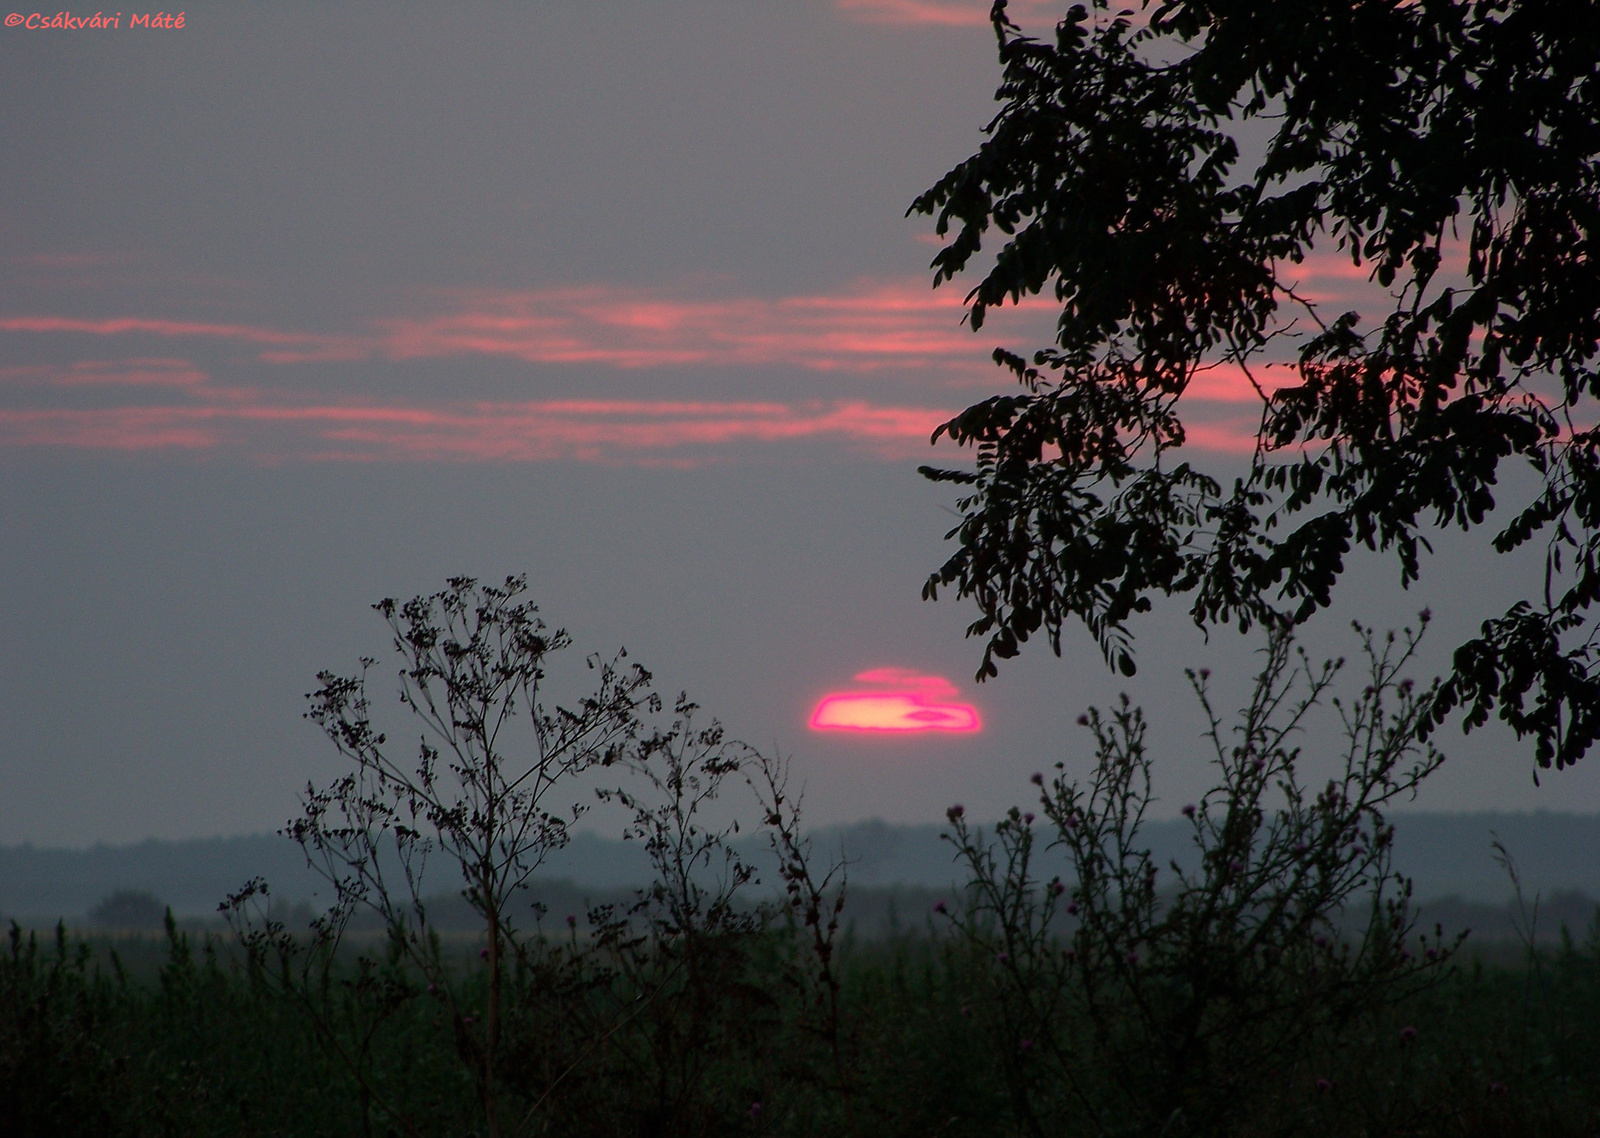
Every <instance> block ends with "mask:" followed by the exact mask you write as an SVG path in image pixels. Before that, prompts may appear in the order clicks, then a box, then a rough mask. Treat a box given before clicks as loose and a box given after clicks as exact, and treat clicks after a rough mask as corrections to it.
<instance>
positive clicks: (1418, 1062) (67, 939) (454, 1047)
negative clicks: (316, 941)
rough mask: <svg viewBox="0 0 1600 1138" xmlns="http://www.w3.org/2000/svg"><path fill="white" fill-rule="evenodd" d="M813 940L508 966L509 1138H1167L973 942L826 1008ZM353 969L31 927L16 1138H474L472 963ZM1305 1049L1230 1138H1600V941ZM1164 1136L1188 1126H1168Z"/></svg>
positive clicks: (847, 983)
mask: <svg viewBox="0 0 1600 1138" xmlns="http://www.w3.org/2000/svg"><path fill="white" fill-rule="evenodd" d="M803 931H804V930H795V929H776V928H769V929H767V930H765V931H761V932H757V933H753V934H749V935H746V936H742V937H736V938H724V939H723V940H722V941H721V942H720V943H710V942H707V943H702V944H699V945H695V946H692V947H691V946H688V945H682V944H680V945H676V946H672V945H660V944H658V945H655V946H654V947H653V949H652V950H651V951H652V953H653V954H654V955H653V958H650V959H646V958H645V957H644V956H641V955H634V956H633V957H632V958H631V961H630V962H629V963H628V965H627V966H623V965H622V963H621V962H620V958H618V957H616V956H614V955H613V956H611V957H607V956H606V955H605V954H603V953H599V952H598V951H597V950H596V949H595V948H594V946H593V943H592V942H590V941H588V940H587V939H586V938H583V937H580V936H578V935H577V934H576V933H574V934H573V935H572V936H571V937H569V938H567V939H566V940H563V939H562V938H559V937H557V938H554V939H545V940H539V941H534V942H531V943H530V946H529V949H528V951H527V952H526V953H525V954H524V955H523V956H521V957H519V959H518V961H517V962H516V966H515V967H514V968H513V969H512V975H513V982H512V984H511V986H510V998H509V999H508V1001H507V1006H508V1009H509V1011H508V1013H507V1018H506V1022H505V1025H504V1032H505V1035H504V1038H505V1041H506V1042H505V1046H504V1048H503V1050H502V1052H501V1057H500V1060H499V1070H498V1072H497V1075H498V1077H499V1086H500V1090H499V1092H498V1093H499V1101H498V1106H497V1111H498V1117H497V1129H498V1130H499V1131H500V1132H501V1133H506V1134H515V1133H522V1134H595V1135H678V1134H682V1135H691V1134H706V1135H711V1134H718V1135H728V1134H752V1135H754V1134H774V1135H778V1134H785V1135H787V1134H793V1135H825V1134H829V1135H831V1134H840V1135H866V1134H871V1135H902V1134H903V1135H928V1134H949V1135H965V1134H973V1135H978V1134H983V1135H993V1134H1103V1133H1118V1132H1135V1133H1137V1132H1149V1133H1156V1132H1158V1131H1157V1130H1154V1129H1150V1128H1149V1127H1148V1126H1142V1125H1140V1124H1139V1123H1138V1118H1137V1114H1138V1112H1137V1111H1132V1112H1130V1111H1129V1110H1128V1109H1127V1104H1126V1103H1125V1102H1124V1101H1123V1099H1124V1096H1125V1094H1126V1088H1124V1087H1123V1086H1121V1085H1120V1084H1119V1083H1118V1082H1117V1080H1116V1079H1115V1078H1114V1077H1112V1076H1113V1075H1114V1073H1113V1072H1106V1071H1103V1070H1097V1069H1096V1064H1095V1063H1094V1061H1093V1049H1092V1046H1091V1047H1088V1048H1085V1047H1082V1046H1079V1047H1078V1048H1077V1049H1076V1051H1074V1052H1073V1055H1074V1056H1075V1060H1074V1061H1075V1062H1076V1064H1077V1069H1076V1070H1074V1069H1072V1067H1073V1063H1072V1062H1069V1061H1064V1059H1065V1058H1066V1056H1064V1054H1060V1053H1058V1054H1048V1053H1046V1052H1045V1048H1044V1045H1043V1044H1042V1043H1040V1044H1038V1045H1035V1044H1033V1043H1032V1041H1030V1040H1028V1039H1026V1038H1018V1037H1017V1036H1016V1033H1015V1030H1014V1027H1015V1025H1014V1024H1012V1023H1009V1022H1008V1021H1007V1012H1006V1001H1005V1000H1004V999H1003V998H1001V997H999V996H997V989H996V984H997V975H996V972H997V969H996V964H995V961H994V960H992V959H989V958H987V957H986V956H983V955H980V954H979V953H977V952H976V951H974V949H973V947H972V946H971V945H970V944H968V943H966V942H964V941H962V940H960V939H959V938H955V937H929V936H927V935H924V934H916V935H910V934H907V935H901V936H898V937H890V938H884V939H877V940H872V941H860V942H856V941H854V940H852V939H851V938H848V937H846V938H844V939H842V940H841V941H840V943H839V945H838V951H837V954H836V957H835V959H834V960H833V961H832V964H833V974H834V975H835V976H836V979H837V1002H836V1003H834V1002H831V1001H830V998H829V989H828V986H827V985H826V984H825V983H822V982H819V980H818V973H817V971H816V968H815V960H814V957H813V956H812V954H811V953H810V952H809V950H808V948H807V944H806V940H805V937H804V936H802V935H800V934H801V933H802V932H803ZM365 947H366V949H367V950H368V951H367V952H366V954H365V955H360V953H359V952H358V951H357V949H347V951H346V952H345V953H344V954H343V956H342V957H340V958H339V959H337V960H334V961H330V962H327V963H328V967H327V969H326V970H325V971H321V972H318V971H316V970H313V971H312V973H311V978H312V983H310V984H298V985H297V984H293V983H289V984H286V983H283V982H282V981H283V977H282V976H281V975H280V976H276V977H275V976H273V975H272V974H271V973H270V969H268V970H263V969H262V968H261V967H256V968H252V967H251V966H250V964H249V962H248V961H246V960H245V959H244V958H243V957H242V956H241V955H240V954H239V952H238V948H237V945H236V944H234V943H233V942H231V941H228V940H225V939H222V938H216V937H208V938H204V939H202V940H199V941H195V940H193V939H191V938H190V937H189V936H188V935H186V934H184V933H182V932H175V933H174V935H172V936H171V937H166V938H160V939H156V938H149V937H145V938H122V939H116V940H112V939H96V940H81V939H76V938H74V937H71V936H69V935H67V934H65V933H62V934H61V935H60V936H59V937H50V936H46V937H42V938H41V937H39V936H37V935H36V934H31V933H24V932H22V931H21V930H14V931H13V934H12V938H11V942H10V944H9V946H7V948H6V950H5V953H4V955H3V957H0V1133H4V1134H7V1135H33V1134H39V1135H45V1134H55V1135H62V1134H97V1135H124V1134H125V1135H146V1134H150V1135H155V1134H184V1135H210V1134H217V1135H222V1134H226V1135H242V1134H259V1135H321V1134H327V1135H350V1134H407V1133H414V1134H427V1135H467V1134H483V1133H485V1132H486V1126H487V1121H486V1119H485V1117H484V1111H483V1108H482V1106H481V1096H480V1094H479V1091H478V1088H477V1086H476V1085H475V1076H474V1074H473V1071H474V1066H473V1062H472V1056H473V1051H474V1048H475V1047H477V1046H478V1045H479V1042H478V1037H477V1035H476V1033H475V1030H474V1029H475V1027H476V1026H477V1024H476V1023H475V1020H474V1010H475V1009H476V1007H477V1006H478V1001H480V999H481V995H482V991H481V989H482V975H481V973H482V966H481V961H479V960H478V958H477V956H476V954H475V952H474V951H473V949H472V946H471V945H470V944H467V943H465V942H463V943H460V944H454V945H453V946H450V947H447V948H446V951H447V952H448V953H450V954H451V956H452V959H453V960H454V966H453V967H454V972H455V976H456V983H455V985H454V990H453V991H451V992H449V993H441V992H439V991H433V992H430V991H429V990H428V989H427V987H426V986H424V985H423V984H421V983H420V982H418V979H417V978H416V977H414V976H410V975H408V973H407V970H406V969H405V968H404V967H403V966H401V965H400V964H399V963H398V960H397V959H393V958H388V957H386V955H385V953H384V952H383V947H382V945H381V943H377V942H373V941H368V942H367V944H366V946H365ZM358 948H359V946H358ZM358 957H359V958H358ZM1078 1026H1079V1027H1085V1026H1086V1025H1078ZM1062 1027H1063V1029H1064V1030H1063V1033H1062V1034H1063V1037H1068V1036H1071V1035H1072V1034H1073V1033H1072V1031H1071V1028H1072V1027H1073V1025H1071V1024H1063V1025H1062ZM1091 1034H1092V1032H1091ZM1302 1042H1303V1044H1304V1046H1302V1047H1298V1048H1296V1049H1295V1051H1294V1053H1293V1054H1286V1055H1284V1056H1283V1059H1284V1062H1283V1064H1282V1066H1281V1068H1280V1069H1278V1070H1274V1071H1272V1072H1270V1073H1268V1074H1264V1075H1263V1076H1262V1077H1261V1078H1259V1079H1257V1080H1253V1082H1252V1091H1251V1093H1249V1094H1247V1095H1245V1096H1244V1097H1242V1098H1240V1099H1239V1100H1238V1101H1237V1102H1236V1103H1235V1104H1234V1109H1233V1110H1231V1111H1230V1112H1229V1116H1228V1117H1227V1119H1226V1122H1225V1125H1224V1128H1225V1129H1226V1130H1227V1131H1229V1132H1233V1133H1240V1134H1294V1133H1306V1134H1313V1133H1314V1134H1350V1135H1356V1134H1372V1135H1378V1134H1418V1135H1422V1134H1428V1135H1433V1134H1438V1135H1474V1134H1483V1135H1489V1134H1501V1135H1505V1134H1530V1135H1532V1134H1538V1135H1563V1134H1574V1135H1576V1134H1593V1133H1595V1132H1596V1131H1597V1130H1600V1078H1597V1075H1596V1070H1597V1067H1596V1064H1597V1061H1600V956H1597V954H1596V951H1595V948H1594V946H1593V945H1588V946H1584V945H1581V944H1568V945H1566V946H1565V947H1563V948H1561V949H1558V950H1556V951H1551V952H1542V953H1539V954H1537V955H1534V954H1528V955H1526V956H1524V958H1523V959H1521V960H1520V961H1518V962H1516V963H1515V964H1513V965H1506V964H1493V963H1485V962H1483V961H1482V960H1474V959H1472V958H1471V956H1470V955H1469V954H1462V955H1460V956H1459V957H1458V958H1457V960H1456V962H1455V964H1454V965H1453V966H1452V967H1450V968H1449V969H1447V970H1445V971H1443V972H1441V973H1440V974H1439V975H1438V977H1437V978H1436V982H1434V983H1431V984H1429V985H1427V986H1425V987H1423V988H1421V989H1420V990H1416V991H1413V992H1411V993H1409V994H1408V995H1407V996H1406V997H1405V998H1404V999H1402V1000H1400V1001H1399V1002H1397V1003H1394V1004H1392V1005H1389V1006H1383V1007H1379V1008H1376V1009H1374V1010H1372V1011H1371V1012H1369V1013H1368V1014H1366V1015H1363V1016H1361V1017H1359V1018H1358V1019H1356V1020H1354V1021H1352V1022H1349V1023H1345V1024H1342V1025H1340V1026H1339V1027H1338V1029H1337V1030H1331V1031H1330V1030H1326V1029H1317V1030H1314V1031H1311V1032H1308V1036H1307V1038H1306V1039H1304V1040H1303V1041H1302ZM1108 1046H1109V1045H1108ZM1197 1090H1198V1092H1199V1093H1200V1094H1201V1097H1203V1091H1204V1088H1198V1089H1197ZM1130 1124H1131V1125H1130ZM1207 1129H1208V1130H1209V1129H1210V1127H1207ZM1169 1132H1198V1131H1197V1130H1196V1129H1195V1128H1192V1127H1191V1128H1190V1129H1189V1130H1188V1131H1185V1127H1184V1124H1183V1120H1182V1119H1180V1120H1178V1125H1177V1126H1176V1127H1174V1128H1173V1129H1172V1130H1171V1131H1169Z"/></svg>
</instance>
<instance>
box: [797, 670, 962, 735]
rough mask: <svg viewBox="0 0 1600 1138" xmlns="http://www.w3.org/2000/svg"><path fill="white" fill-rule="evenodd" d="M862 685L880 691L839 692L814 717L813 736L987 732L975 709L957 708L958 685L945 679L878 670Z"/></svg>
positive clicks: (865, 676)
mask: <svg viewBox="0 0 1600 1138" xmlns="http://www.w3.org/2000/svg"><path fill="white" fill-rule="evenodd" d="M856 683H858V684H867V685H870V686H871V687H872V688H874V689H876V690H871V691H848V692H833V693H831V694H829V695H825V696H823V697H822V700H821V701H820V702H819V703H818V704H817V706H816V710H814V711H813V712H812V713H811V723H810V727H811V729H812V730H813V731H871V732H874V733H878V734H895V735H902V734H906V733H908V732H912V731H952V732H971V731H977V730H978V729H979V728H981V727H982V726H983V724H982V723H981V722H980V721H979V719H978V709H977V708H975V707H973V706H972V705H971V704H970V703H952V702H950V699H951V697H952V696H954V695H955V694H956V688H955V685H954V684H952V683H951V682H950V681H949V680H947V679H945V678H944V677H942V676H925V675H923V674H921V673H920V672H913V671H911V670H909V669H907V668H874V669H872V670H871V671H866V672H861V673H859V674H858V675H857V676H856Z"/></svg>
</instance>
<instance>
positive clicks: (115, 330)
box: [0, 316, 325, 344]
mask: <svg viewBox="0 0 1600 1138" xmlns="http://www.w3.org/2000/svg"><path fill="white" fill-rule="evenodd" d="M0 332H77V333H87V334H89V335H95V336H127V335H135V334H145V335H152V336H175V337H189V338H194V337H211V338H222V339H227V340H244V341H246V342H248V343H256V344H309V343H315V342H317V341H319V340H322V339H325V337H319V336H312V335H307V334H305V333H301V332H279V331H276V330H274V329H271V328H258V327H253V326H251V325H248V324H206V323H199V322H195V321H188V320H141V319H137V318H135V317H128V316H123V317H116V318H113V319H109V320H74V319H70V318H68V317H64V316H0Z"/></svg>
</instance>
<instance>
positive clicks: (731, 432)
mask: <svg viewBox="0 0 1600 1138" xmlns="http://www.w3.org/2000/svg"><path fill="white" fill-rule="evenodd" d="M948 415H949V412H948V411H939V410H930V409H926V408H916V407H892V406H879V405H873V404H868V403H865V402H861V401H834V402H811V403H799V404H788V403H758V402H748V403H741V402H705V401H683V402H673V401H652V402H646V401H638V400H543V401H524V402H480V403H471V404H459V405H457V404H447V405H423V404H405V403H388V404H379V403H333V402H328V403H315V402H307V403H292V402H287V401H279V402H272V401H268V400H264V399H261V398H258V397H254V393H251V392H249V391H247V390H244V391H239V390H229V391H225V392H223V393H222V398H219V399H217V400H216V401H214V402H211V403H208V404H205V405H200V406H189V405H185V406H164V407H106V408H95V409H78V408H72V409H66V408H52V409H41V410H35V409H27V410H5V409H0V446H52V447H67V448H91V449H93V448H109V449H116V450H136V449H152V448H166V447H185V448H190V449H209V448H214V447H218V446H222V445H249V446H251V448H252V449H253V450H254V451H255V452H257V453H260V454H273V453H277V454H283V453H298V454H307V453H315V454H318V455H322V456H324V457H335V456H337V457H345V458H390V459H451V460H468V461H471V460H506V461H543V460H551V459H576V460H580V461H598V462H618V463H625V462H634V461H646V462H651V461H660V460H669V461H673V462H678V463H680V464H682V463H684V462H690V463H692V462H695V461H700V460H702V459H703V458H705V457H706V456H707V454H714V453H715V451H716V450H717V448H725V447H727V446H731V445H737V444H741V443H784V442H790V441H795V440H805V439H828V438H831V439H834V440H837V441H843V442H846V443H851V444H857V445H860V446H864V447H865V448H867V449H868V450H871V451H873V452H874V453H880V454H889V453H894V454H911V453H920V452H921V451H923V450H925V449H926V446H927V439H928V436H929V435H930V434H931V433H932V430H933V428H934V426H935V425H936V424H937V423H938V422H939V421H940V420H941V419H943V418H944V417H947V416H948ZM262 432H265V434H263V433H262Z"/></svg>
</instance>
